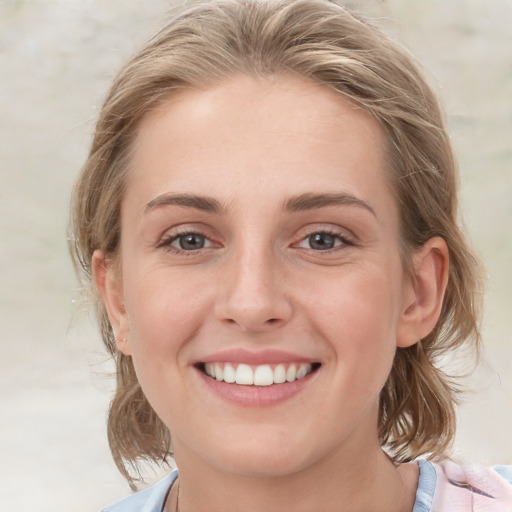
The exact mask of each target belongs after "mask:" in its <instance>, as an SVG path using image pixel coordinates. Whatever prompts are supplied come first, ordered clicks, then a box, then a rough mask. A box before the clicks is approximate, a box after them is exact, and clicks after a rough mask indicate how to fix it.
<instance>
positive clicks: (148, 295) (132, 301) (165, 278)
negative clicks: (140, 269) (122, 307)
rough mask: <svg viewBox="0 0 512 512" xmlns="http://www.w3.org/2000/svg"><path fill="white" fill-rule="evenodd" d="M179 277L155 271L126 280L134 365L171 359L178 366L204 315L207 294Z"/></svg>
mask: <svg viewBox="0 0 512 512" xmlns="http://www.w3.org/2000/svg"><path fill="white" fill-rule="evenodd" d="M181 276H182V273H180V272H179V271H178V272H176V271H174V272H172V271H170V270H162V269H155V270H152V271H149V272H145V273H143V274H139V275H137V274H136V273H135V272H134V273H132V274H131V276H130V278H129V279H127V280H126V281H125V282H126V286H125V300H126V311H127V315H128V321H129V326H130V335H131V340H130V342H131V344H132V353H133V357H134V359H135V362H137V361H136V360H137V359H139V360H140V361H141V362H142V361H146V360H148V361H149V360H155V361H156V362H159V361H162V359H165V360H169V358H173V359H175V360H176V362H177V363H179V356H180V353H181V352H180V351H181V350H182V348H183V347H184V346H185V345H186V343H187V341H188V340H190V339H191V338H192V337H193V335H194V333H195V332H196V331H197V329H198V328H199V326H200V323H201V322H202V320H203V319H204V317H205V315H207V313H206V312H205V308H206V307H207V304H208V303H209V299H208V298H207V297H206V296H205V295H206V293H205V292H206V291H205V290H201V289H200V288H198V287H197V286H196V285H197V283H194V282H191V281H190V280H187V279H183V277H181Z"/></svg>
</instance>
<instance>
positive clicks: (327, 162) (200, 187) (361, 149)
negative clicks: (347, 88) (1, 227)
mask: <svg viewBox="0 0 512 512" xmlns="http://www.w3.org/2000/svg"><path fill="white" fill-rule="evenodd" d="M384 148H385V135H384V133H383V130H382V128H381V126H380V124H379V123H378V121H377V120H376V119H375V118H374V117H373V116H371V115H370V114H369V113H367V112H366V111H364V110H362V109H360V108H357V107H356V106H355V105H353V104H352V103H350V102H349V101H347V100H345V99H344V98H343V97H342V96H341V95H340V94H338V93H336V92H334V91H332V90H330V89H328V88H327V87H325V86H322V85H319V84H317V83H315V82H313V81H310V80H307V79H304V78H301V77H295V76H281V77H276V78H273V79H271V80H264V81H263V80H256V79H254V78H251V77H248V76H239V77H235V78H232V79H230V80H228V81H226V82H223V83H220V84H216V85H214V86H211V87H208V88H205V89H190V90H184V91H181V92H179V93H177V94H176V95H175V96H173V97H171V98H170V99H168V100H167V101H166V102H164V103H163V104H162V105H161V106H160V107H159V108H158V109H157V110H156V111H155V112H153V113H151V114H150V115H148V116H146V117H145V118H144V119H143V120H142V122H141V124H140V126H139V130H138V133H137V136H136V139H135V143H134V148H133V153H132V161H131V171H132V173H131V177H130V179H129V182H128V195H129V194H130V193H132V195H133V192H134V190H136V191H137V194H136V195H137V196H138V197H139V198H140V199H141V200H143V201H147V202H149V201H151V200H152V199H154V198H155V197H157V196H158V195H159V194H162V193H167V192H176V193H180V192H194V193H198V194H207V195H214V196H216V197H218V198H219V199H220V200H222V201H229V202H232V203H237V201H238V197H242V196H244V195H247V190H248V187H249V188H250V190H251V193H252V194H251V195H252V196H254V195H258V194H260V195H261V197H262V198H264V199H265V200H270V199H271V198H275V200H276V201H282V200H283V196H285V195H286V194H287V193H288V192H289V193H290V194H293V195H296V194H301V193H308V192H311V191H314V192H316V191H320V192H333V189H337V190H334V191H336V192H339V191H345V192H350V193H351V194H353V195H355V196H357V197H360V196H364V197H366V198H368V197H372V196H373V197H377V196H378V195H379V194H382V192H383V189H386V192H387V188H388V187H387V179H386V172H385V150H384ZM292 189H293V190H292ZM364 197H362V198H364ZM242 201H243V199H242Z"/></svg>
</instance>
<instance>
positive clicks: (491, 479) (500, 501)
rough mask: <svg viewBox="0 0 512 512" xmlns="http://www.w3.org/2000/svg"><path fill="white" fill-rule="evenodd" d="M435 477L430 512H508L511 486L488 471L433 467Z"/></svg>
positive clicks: (445, 465)
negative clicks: (434, 488)
mask: <svg viewBox="0 0 512 512" xmlns="http://www.w3.org/2000/svg"><path fill="white" fill-rule="evenodd" d="M433 466H434V467H435V469H436V473H437V482H436V490H435V494H434V500H433V503H432V508H431V512H512V483H511V482H509V481H507V480H506V479H505V478H504V477H503V476H501V475H500V474H499V473H498V472H496V471H495V470H493V469H492V468H487V467H482V466H474V465H468V466H459V465H458V464H455V463H454V462H451V461H446V462H442V463H440V464H433Z"/></svg>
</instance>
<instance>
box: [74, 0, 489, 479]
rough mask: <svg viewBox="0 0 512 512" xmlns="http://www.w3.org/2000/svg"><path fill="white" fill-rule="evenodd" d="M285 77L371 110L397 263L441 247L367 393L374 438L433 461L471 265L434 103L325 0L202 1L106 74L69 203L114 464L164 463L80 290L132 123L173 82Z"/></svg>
mask: <svg viewBox="0 0 512 512" xmlns="http://www.w3.org/2000/svg"><path fill="white" fill-rule="evenodd" d="M290 73H292V74H296V75H299V76H302V77H305V78H307V79H309V80H313V81H315V82H316V83H320V84H323V85H324V86H325V87H328V88H329V89H331V90H334V91H337V92H338V93H339V94H340V98H344V99H345V100H348V101H351V102H353V103H354V104H356V105H357V106H358V107H359V108H362V109H364V110H365V111H367V112H369V113H371V114H372V115H373V116H374V117H375V118H376V119H377V120H378V121H379V122H380V124H381V126H382V128H383V130H384V132H385V133H386V136H387V146H388V147H387V154H388V168H389V179H390V181H391V185H392V187H391V188H392V190H393V193H394V194H395V197H396V200H397V204H398V206H399V210H400V219H401V238H402V247H401V251H402V255H403V262H404V263H403V264H404V268H405V269H406V270H407V271H408V272H411V266H410V256H411V255H412V254H413V253H414V250H415V249H418V248H420V247H421V246H422V245H424V244H425V243H426V242H427V241H428V240H429V239H430V238H431V237H434V236H440V237H442V238H443V239H444V240H445V242H446V244H447V246H448V250H449V255H450V265H449V278H448V284H447V288H446V293H445V297H444V302H443V307H442V312H441V316H440V319H439V321H438V323H437V325H436V327H435V328H434V330H433V331H432V332H431V333H430V334H429V335H428V336H426V337H425V338H424V339H422V340H420V341H419V342H418V343H416V344H415V345H413V346H412V347H409V348H398V349H397V352H396V356H395V359H394V363H393V367H392V370H391V373H390V375H389V378H388V380H387V382H386V384H385V386H384V388H383V390H382V392H381V394H380V414H379V425H378V428H379V437H380V442H381V445H382V446H383V447H384V449H386V451H387V452H388V453H389V454H390V456H391V457H392V458H393V459H394V460H396V461H398V462H403V461H408V460H412V459H414V458H416V457H418V456H420V455H427V454H428V455H430V456H432V457H434V458H436V457H441V456H446V455H447V453H448V450H449V448H450V445H451V442H452V441H453V438H454V434H455V427H456V415H455V406H456V405H457V404H458V395H459V392H460V390H459V387H458V386H457V385H456V382H455V380H454V379H453V378H451V377H450V376H449V375H447V373H446V372H445V371H443V369H442V368H441V364H440V362H441V359H442V358H443V357H444V356H445V354H449V353H450V352H451V351H453V350H454V349H455V348H457V347H460V346H461V345H463V344H465V345H466V346H468V347H470V350H471V351H472V352H473V353H475V354H477V353H478V346H479V342H480V335H479V320H480V302H481V295H482V293H481V292H482V290H481V283H482V278H481V275H482V274H481V267H480V264H479V261H478V259H477V258H476V257H475V255H474V254H473V253H472V250H471V248H470V247H469V245H468V241H467V239H466V237H465V235H464V234H463V232H462V230H461V228H460V225H459V224H460V219H459V212H458V201H457V189H458V170H457V164H456V162H455V159H454V156H453V151H452V147H451V144H450V139H449V136H448V134H447V132H446V129H445V121H444V118H443V114H442V111H441V109H440V106H439V102H438V99H437V98H436V95H435V94H434V92H433V91H432V89H431V87H430V86H429V85H428V84H427V82H426V80H425V78H424V77H423V76H422V73H421V72H420V70H419V68H418V66H417V64H416V63H415V60H414V59H413V58H412V57H411V56H410V54H409V53H408V52H407V51H406V50H405V49H404V48H403V47H402V46H401V45H399V44H398V43H396V42H395V41H393V40H392V39H390V38H389V37H388V36H386V35H384V34H383V33H382V32H381V31H380V30H379V29H377V28H375V27H374V26H372V25H370V24H368V23H367V22H366V21H365V20H363V19H361V18H360V17H358V16H356V15H355V14H354V13H351V12H350V11H348V10H347V9H346V8H344V7H342V6H340V5H337V4H335V3H333V2H330V1H328V0H214V1H208V2H201V3H198V4H194V5H191V6H189V7H187V8H186V9H184V10H182V12H180V13H179V14H178V15H175V16H174V17H173V19H171V20H170V21H169V22H168V23H167V24H166V25H165V26H164V28H163V29H161V30H160V32H158V33H157V34H156V35H155V36H154V37H153V38H152V39H151V40H150V41H149V42H148V43H147V44H146V46H144V47H143V48H142V50H140V51H139V52H138V53H137V54H136V55H135V56H134V57H132V59H131V60H130V61H129V62H128V63H127V64H126V65H125V66H124V67H123V68H122V69H121V70H120V71H119V73H118V75H117V76H116V78H115V80H114V82H113V84H112V87H111V89H110V92H109V93H108V95H107V98H106V100H105V102H104V104H103V107H102V109H101V112H100V114H99V119H98V121H97V125H96V130H95V134H94V138H93V141H92V145H91V148H90V153H89V156H88V158H87V161H86V162H85V165H84V166H83V168H82V170H81V173H80V175H79V177H78V179H77V182H76V185H75V189H74V193H73V197H72V206H71V219H70V244H71V252H72V256H73V259H74V263H75V267H76V269H77V274H78V276H79V278H80V279H81V281H82V283H83V285H84V287H85V288H86V290H88V291H89V293H91V294H92V296H93V298H94V302H95V304H96V307H97V316H98V321H99V325H100V330H101V335H102V338H103V341H104V343H105V345H106V347H107V349H108V351H109V352H110V354H111V355H112V357H113V358H114V360H115V363H116V368H117V388H116V392H115V396H114V398H113V400H112V403H111V407H110V411H109V419H108V437H109V443H110V448H111V451H112V454H113V457H114V460H115V462H116V464H117V466H118V468H119V469H120V471H121V472H122V473H123V475H125V477H127V478H128V479H131V478H132V477H131V476H130V473H129V471H128V467H131V468H132V469H136V468H137V463H138V462H140V461H141V460H144V459H149V460H150V461H154V462H159V463H162V462H166V461H168V458H169V457H170V456H171V454H172V451H171V436H170V432H169V431H168V429H167V427H166V426H165V425H164V424H163V423H162V421H161V420H160V419H159V418H158V416H157V415H156V414H155V412H154V411H153V409H152V408H151V406H150V404H149V403H148V401H147V399H146V397H145V396H144V393H143V391H142V389H141V387H140V384H139V382H138V380H137V375H136V373H135V370H134V366H133V363H132V360H131V358H130V357H129V356H125V355H123V354H122V353H121V352H120V351H119V350H118V349H117V347H116V340H115V336H114V332H113V329H112V326H111V324H110V322H109V319H108V316H107V313H106V310H105V307H104V305H103V303H102V302H101V300H100V299H99V297H98V294H97V292H95V290H94V286H93V276H92V271H91V259H92V255H93V252H94V251H95V250H96V249H100V250H102V251H103V253H104V254H105V255H106V257H107V258H109V259H111V260H113V261H115V259H116V256H117V253H118V251H119V240H120V210H121V201H122V199H123V193H124V187H125V182H126V177H127V172H128V171H127V167H128V166H127V162H128V160H129V150H130V147H131V145H132V141H133V139H134V137H135V136H136V134H137V127H138V125H139V123H140V121H141V119H142V118H143V117H144V116H146V115H147V114H148V113H149V112H151V111H154V110H156V109H158V108H159V106H160V105H161V104H162V103H163V102H164V101H165V100H166V99H168V98H169V97H170V96H172V95H173V94H175V93H177V92H179V91H180V90H183V89H184V88H198V87H206V86H208V85H212V84H214V83H219V82H221V81H225V80H228V79H229V78H230V77H233V76H235V75H239V74H247V75H250V76H253V77H256V78H262V79H265V78H272V77H277V79H278V78H279V76H280V75H283V74H290Z"/></svg>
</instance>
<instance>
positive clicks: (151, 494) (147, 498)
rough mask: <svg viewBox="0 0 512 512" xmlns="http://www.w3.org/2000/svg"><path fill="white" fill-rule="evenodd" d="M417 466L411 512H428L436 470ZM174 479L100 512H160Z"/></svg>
mask: <svg viewBox="0 0 512 512" xmlns="http://www.w3.org/2000/svg"><path fill="white" fill-rule="evenodd" d="M418 466H419V480H418V489H417V491H416V501H415V503H414V508H413V510H412V512H430V511H431V508H432V503H433V501H434V496H435V492H436V485H437V472H436V468H435V466H434V465H433V464H432V463H430V462H428V461H426V460H419V461H418ZM493 469H494V471H496V472H497V473H498V474H499V475H501V476H502V477H503V478H505V480H507V481H508V482H510V483H511V484H512V466H495V467H494V468H493ZM176 478H178V471H173V472H172V473H170V474H169V475H167V476H166V477H165V478H163V479H162V480H160V481H159V482H157V483H156V484H155V485H153V486H151V487H148V488H147V489H144V490H143V491H139V492H137V493H135V494H132V495H131V496H128V497H126V498H124V499H122V500H121V501H118V502H117V503H114V504H113V505H110V506H109V507H107V508H105V509H103V511H102V512H162V510H163V508H164V505H165V501H166V499H167V496H168V494H169V491H170V490H171V487H172V484H173V483H174V481H175V480H176ZM482 491H484V489H482ZM468 492H471V491H468Z"/></svg>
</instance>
